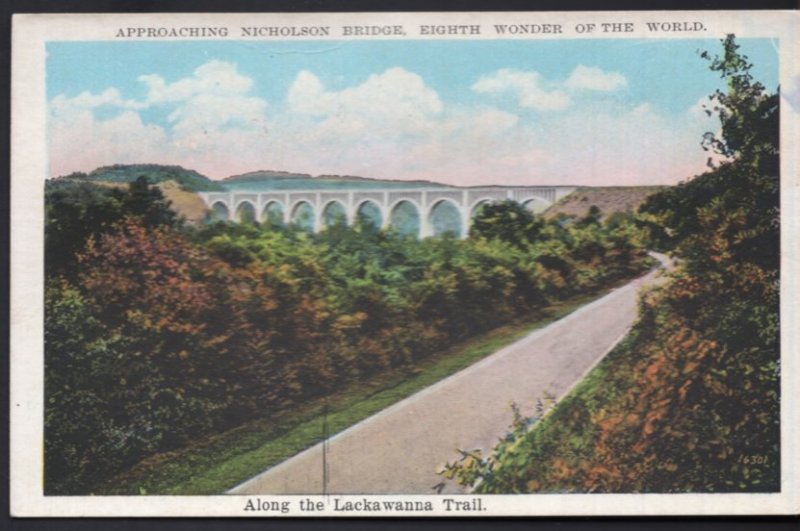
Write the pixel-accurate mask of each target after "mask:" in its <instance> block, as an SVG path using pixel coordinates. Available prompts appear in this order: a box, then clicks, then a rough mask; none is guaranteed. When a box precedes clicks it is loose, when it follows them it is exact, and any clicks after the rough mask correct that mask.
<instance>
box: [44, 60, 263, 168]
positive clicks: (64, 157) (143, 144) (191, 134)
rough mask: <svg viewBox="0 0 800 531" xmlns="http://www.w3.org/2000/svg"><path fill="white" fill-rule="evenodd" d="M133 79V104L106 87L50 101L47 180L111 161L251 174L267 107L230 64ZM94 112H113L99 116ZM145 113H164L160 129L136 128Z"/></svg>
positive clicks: (217, 63)
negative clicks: (138, 88) (136, 92)
mask: <svg viewBox="0 0 800 531" xmlns="http://www.w3.org/2000/svg"><path fill="white" fill-rule="evenodd" d="M138 79H139V81H140V82H142V83H144V84H145V85H146V87H147V94H146V96H145V98H144V99H143V100H141V101H135V100H125V99H123V98H122V96H121V95H120V92H119V90H118V89H116V88H114V87H111V88H108V89H106V90H104V91H103V92H102V93H100V94H91V93H89V92H84V93H81V94H80V95H78V96H76V97H74V98H67V97H66V96H63V95H59V96H56V97H55V98H53V99H52V100H51V102H50V128H51V170H52V173H53V174H54V175H60V174H63V173H69V172H71V171H75V170H82V171H88V170H91V169H94V168H95V167H97V166H99V165H101V164H111V163H115V162H116V163H128V162H169V163H175V164H182V165H184V166H188V167H192V168H195V169H197V170H199V171H201V172H207V173H209V174H211V175H215V176H224V175H228V174H230V173H233V172H235V171H238V170H241V171H247V170H250V169H253V168H252V164H256V163H257V160H258V158H259V157H260V154H261V152H262V151H263V149H264V146H265V144H266V142H267V116H266V108H267V102H266V101H265V100H263V99H262V98H258V97H256V96H253V95H251V94H250V91H251V88H252V86H253V81H252V80H251V79H250V78H249V77H247V76H245V75H242V74H241V73H239V72H238V69H237V66H236V65H235V64H233V63H228V62H224V61H218V60H211V61H209V62H207V63H205V64H203V65H201V66H200V67H198V68H197V69H195V71H194V72H193V73H192V75H191V76H188V77H186V78H183V79H179V80H177V81H174V82H172V83H167V82H166V81H165V80H164V79H163V78H162V77H161V76H159V75H155V74H151V75H145V76H140V77H139V78H138ZM100 107H104V108H106V109H109V110H111V111H114V110H116V111H117V112H118V114H116V115H113V112H112V117H110V118H99V117H98V115H97V114H96V113H95V112H94V111H95V110H96V109H98V108H100ZM153 107H156V108H158V109H162V112H164V113H165V114H166V123H167V126H166V127H160V126H158V125H153V124H145V123H143V121H142V118H141V116H140V115H139V113H138V112H137V111H139V110H142V109H149V108H153ZM229 170H230V173H228V172H229Z"/></svg>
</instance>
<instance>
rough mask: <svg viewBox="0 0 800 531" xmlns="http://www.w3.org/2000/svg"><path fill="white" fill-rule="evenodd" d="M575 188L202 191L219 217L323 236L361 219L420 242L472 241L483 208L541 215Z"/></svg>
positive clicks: (213, 211)
mask: <svg viewBox="0 0 800 531" xmlns="http://www.w3.org/2000/svg"><path fill="white" fill-rule="evenodd" d="M574 189H575V188H574V187H570V186H526V187H499V186H491V187H480V188H477V187H476V188H455V187H454V188H402V189H399V188H391V189H350V190H348V189H336V190H280V191H268V192H259V191H252V192H251V191H246V190H237V191H231V192H200V193H199V195H200V197H201V198H202V199H203V201H205V203H206V206H207V207H208V208H209V210H210V212H211V216H212V218H213V219H223V220H231V221H238V222H252V221H260V222H270V223H274V224H279V225H290V224H293V225H297V226H299V227H301V228H303V229H305V230H308V231H313V232H318V231H321V230H324V229H325V228H326V227H329V226H331V225H332V224H335V223H342V222H344V223H346V224H348V225H352V224H354V223H356V222H357V221H360V222H361V223H365V224H369V225H372V226H374V227H376V228H380V229H388V228H392V229H394V230H396V231H398V232H400V233H402V234H409V235H414V236H416V237H419V238H426V237H428V236H438V235H440V234H444V233H448V232H449V233H452V234H454V235H455V236H457V237H462V238H463V237H466V235H467V234H468V233H469V228H470V225H471V223H472V219H473V217H474V216H475V214H476V213H477V212H478V211H479V210H480V208H481V207H482V206H483V205H486V204H489V203H493V202H499V201H505V200H512V201H516V202H518V203H520V204H522V205H524V206H525V207H526V208H529V209H530V210H531V211H533V212H535V213H539V212H542V211H543V210H545V209H546V208H547V207H548V206H550V205H551V204H553V203H555V202H556V201H558V200H559V199H561V198H562V197H564V196H566V195H568V194H569V193H570V192H572V191H573V190H574Z"/></svg>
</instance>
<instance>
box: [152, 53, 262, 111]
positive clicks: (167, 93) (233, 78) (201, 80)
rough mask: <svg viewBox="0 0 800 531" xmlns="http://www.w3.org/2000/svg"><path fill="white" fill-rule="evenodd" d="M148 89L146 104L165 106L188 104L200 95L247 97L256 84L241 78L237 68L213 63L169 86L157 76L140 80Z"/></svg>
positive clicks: (247, 78) (223, 63)
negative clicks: (239, 95) (179, 102)
mask: <svg viewBox="0 0 800 531" xmlns="http://www.w3.org/2000/svg"><path fill="white" fill-rule="evenodd" d="M138 80H139V81H140V82H142V83H144V84H145V85H146V86H147V89H148V90H147V103H150V104H153V103H163V102H171V101H173V102H174V101H183V100H188V99H190V98H192V97H194V96H197V95H203V94H216V95H225V96H230V95H235V94H245V93H247V92H248V91H249V90H250V89H251V88H252V86H253V80H252V79H250V78H249V77H247V76H243V75H241V74H240V73H239V72H238V70H237V67H236V65H235V64H233V63H228V62H225V61H219V60H216V59H213V60H211V61H209V62H207V63H205V64H203V65H201V66H199V67H198V68H196V69H195V71H194V73H193V74H192V76H191V77H187V78H183V79H180V80H178V81H175V82H174V83H167V82H166V81H164V78H162V77H161V76H159V75H157V74H149V75H143V76H139V78H138Z"/></svg>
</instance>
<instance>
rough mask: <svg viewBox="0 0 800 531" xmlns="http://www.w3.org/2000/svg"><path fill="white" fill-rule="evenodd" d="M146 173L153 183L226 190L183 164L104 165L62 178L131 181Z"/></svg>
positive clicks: (115, 181) (196, 189) (204, 189)
mask: <svg viewBox="0 0 800 531" xmlns="http://www.w3.org/2000/svg"><path fill="white" fill-rule="evenodd" d="M141 175H145V176H147V178H148V179H150V182H151V183H161V182H165V181H174V182H176V183H178V185H179V186H180V187H181V188H182V189H183V190H187V191H191V192H214V191H219V192H224V191H225V187H224V186H222V185H221V184H220V183H219V182H217V181H213V180H211V179H209V178H208V177H206V176H205V175H202V174H200V173H198V172H196V171H194V170H187V169H186V168H183V167H181V166H165V165H162V164H114V165H113V166H103V167H100V168H97V169H96V170H93V171H92V172H90V173H88V174H86V173H72V174H70V175H66V176H64V177H60V178H61V179H76V180H84V181H102V182H109V183H129V182H132V181H135V180H136V179H137V178H138V177H139V176H141Z"/></svg>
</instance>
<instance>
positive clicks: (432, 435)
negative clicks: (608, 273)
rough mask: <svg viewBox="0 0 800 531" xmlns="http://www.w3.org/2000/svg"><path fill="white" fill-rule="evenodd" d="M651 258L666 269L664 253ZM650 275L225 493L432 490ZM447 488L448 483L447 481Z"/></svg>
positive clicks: (565, 383)
mask: <svg viewBox="0 0 800 531" xmlns="http://www.w3.org/2000/svg"><path fill="white" fill-rule="evenodd" d="M654 255H655V256H656V257H657V258H658V259H659V260H660V261H661V263H662V265H667V258H666V257H665V256H664V255H656V254H655V253H654ZM657 275H658V272H657V271H653V272H651V273H649V274H647V275H645V276H643V277H641V278H639V279H637V280H634V281H632V282H630V283H628V284H626V285H625V286H623V287H621V288H618V289H616V290H614V291H612V292H611V293H609V294H608V295H606V296H605V297H603V298H601V299H598V300H597V301H595V302H592V303H590V304H588V305H586V306H585V307H583V308H581V309H580V310H578V311H576V312H574V313H572V314H570V315H569V316H567V317H565V318H564V319H561V320H560V321H557V322H555V323H553V324H551V325H550V326H547V327H545V328H543V329H540V330H537V331H536V332H533V333H532V334H530V335H528V336H527V337H525V338H523V339H522V340H520V341H518V342H516V343H514V344H512V345H509V346H508V347H506V348H504V349H502V350H500V351H498V352H497V353H495V354H493V355H492V356H490V357H488V358H486V359H484V360H482V361H481V362H479V363H477V364H475V365H473V366H471V367H469V368H467V369H465V370H463V371H461V372H459V373H457V374H454V375H453V376H451V377H449V378H447V379H445V380H442V381H441V382H439V383H437V384H435V385H433V386H431V387H429V388H427V389H425V390H423V391H421V392H419V393H417V394H415V395H413V396H411V397H409V398H408V399H406V400H403V401H402V402H399V403H397V404H395V405H394V406H392V407H389V408H388V409H386V410H384V411H382V412H380V413H378V414H376V415H374V416H372V417H370V418H368V419H366V420H364V421H363V422H361V423H359V424H357V425H355V426H353V427H352V428H350V429H348V430H346V431H344V432H342V433H340V434H338V435H336V436H335V437H332V438H331V439H329V440H328V441H326V442H323V443H320V444H317V445H316V446H313V447H312V448H309V449H308V450H306V451H304V452H302V453H300V454H298V455H296V456H295V457H293V458H291V459H288V460H286V461H284V462H283V463H281V464H279V465H277V466H275V467H273V468H271V469H269V470H267V471H266V472H264V473H262V474H260V475H258V476H256V477H254V478H252V479H250V480H248V481H246V482H245V483H243V484H241V485H239V486H238V487H236V488H234V489H232V490H231V491H230V492H231V493H236V494H256V493H259V494H279V493H282V494H321V493H328V494H332V493H336V494H359V493H383V494H388V493H398V494H400V493H417V494H431V493H433V488H434V486H435V485H436V484H438V483H439V481H440V477H439V476H438V475H437V474H436V470H437V469H438V468H439V467H441V466H442V465H444V464H445V463H446V462H448V461H452V460H454V459H455V458H457V457H458V454H457V448H462V449H465V450H473V449H476V448H481V449H482V450H483V451H484V453H485V452H486V451H487V450H489V449H491V447H492V446H494V443H495V442H496V441H497V438H498V437H499V436H501V435H502V434H504V433H505V432H506V431H507V430H508V427H509V424H510V420H511V418H512V415H511V408H510V405H511V404H512V403H515V404H517V405H518V406H519V407H520V411H521V413H522V414H523V415H529V414H531V413H532V412H533V410H534V408H535V406H536V402H537V400H539V399H542V398H544V397H545V396H554V397H561V396H563V395H564V394H566V393H567V392H568V391H569V390H570V389H571V388H572V387H573V386H574V385H575V384H576V383H577V382H579V381H580V380H581V379H582V378H583V376H584V375H585V374H586V373H587V372H588V371H589V370H590V369H591V368H592V367H594V366H595V365H596V364H597V363H598V362H599V361H600V360H601V359H602V358H603V356H604V355H605V354H606V353H607V352H608V351H609V350H610V349H611V348H612V347H613V346H614V345H615V344H616V343H617V342H618V341H619V340H620V339H621V338H622V337H623V336H624V335H625V334H626V332H627V331H628V330H629V329H630V327H631V326H632V325H633V323H634V321H635V319H636V316H637V300H638V298H637V292H638V291H639V289H640V288H641V287H642V286H645V285H647V284H650V283H653V282H654V281H655V279H656V277H657ZM448 488H450V489H452V488H454V487H452V486H450V487H448Z"/></svg>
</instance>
